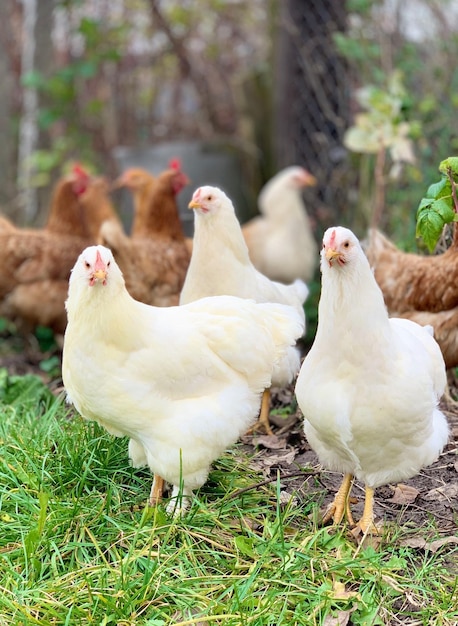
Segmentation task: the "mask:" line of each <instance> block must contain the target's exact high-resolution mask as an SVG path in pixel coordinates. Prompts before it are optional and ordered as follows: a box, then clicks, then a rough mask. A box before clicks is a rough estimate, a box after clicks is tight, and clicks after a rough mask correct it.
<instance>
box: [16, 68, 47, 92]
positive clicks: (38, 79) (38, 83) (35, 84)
mask: <svg viewBox="0 0 458 626" xmlns="http://www.w3.org/2000/svg"><path fill="white" fill-rule="evenodd" d="M21 83H22V85H23V86H24V87H29V88H35V89H39V88H40V87H44V86H45V85H46V79H45V77H44V76H43V74H42V73H41V72H37V71H33V72H26V73H25V74H24V76H22V78H21Z"/></svg>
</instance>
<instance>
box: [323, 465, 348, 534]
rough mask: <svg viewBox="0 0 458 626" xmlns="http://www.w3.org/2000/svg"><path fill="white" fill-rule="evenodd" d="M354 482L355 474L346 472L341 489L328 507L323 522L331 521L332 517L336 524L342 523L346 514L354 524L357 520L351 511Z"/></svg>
mask: <svg viewBox="0 0 458 626" xmlns="http://www.w3.org/2000/svg"><path fill="white" fill-rule="evenodd" d="M352 483H353V476H352V475H351V474H345V476H344V479H343V481H342V484H341V485H340V487H339V491H338V492H337V493H336V496H335V498H334V500H333V501H332V502H331V504H330V505H329V506H328V508H327V509H326V512H325V514H324V515H323V519H322V520H321V522H322V524H323V525H325V524H327V523H329V522H330V521H331V519H332V521H333V523H334V524H340V522H341V521H342V519H343V518H344V516H346V518H347V521H348V523H349V524H350V526H354V525H355V522H354V520H353V516H352V514H351V511H350V491H351V487H352Z"/></svg>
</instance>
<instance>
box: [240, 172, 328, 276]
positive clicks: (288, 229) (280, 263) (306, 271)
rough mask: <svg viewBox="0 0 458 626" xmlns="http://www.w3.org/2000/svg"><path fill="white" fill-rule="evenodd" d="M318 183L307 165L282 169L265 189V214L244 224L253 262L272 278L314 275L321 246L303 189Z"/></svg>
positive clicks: (260, 200)
mask: <svg viewBox="0 0 458 626" xmlns="http://www.w3.org/2000/svg"><path fill="white" fill-rule="evenodd" d="M315 184H316V178H315V177H314V176H312V174H310V172H308V171H307V170H306V169H304V168H303V167H300V166H298V165H293V166H290V167H287V168H285V169H283V170H281V171H280V172H278V174H276V175H275V176H274V177H273V178H271V179H270V180H269V181H268V182H267V183H266V184H265V185H264V187H263V188H262V189H261V192H260V194H259V197H258V207H259V211H260V213H261V215H258V216H256V217H254V218H253V219H251V220H249V221H248V222H246V223H245V224H244V225H243V226H242V232H243V236H244V238H245V241H246V244H247V246H248V251H249V254H250V259H251V261H252V262H253V265H254V266H255V267H256V268H257V269H258V270H259V271H260V272H262V273H263V274H265V275H266V276H268V277H269V278H271V279H272V280H277V281H279V282H282V283H291V282H293V281H294V280H296V278H301V279H302V280H303V281H305V282H308V281H310V280H311V279H312V278H313V275H314V273H315V268H316V265H317V258H318V246H317V243H316V241H315V238H314V236H313V230H312V226H311V224H310V219H309V216H308V214H307V210H306V208H305V204H304V200H303V198H302V190H303V189H304V187H310V186H313V185H315Z"/></svg>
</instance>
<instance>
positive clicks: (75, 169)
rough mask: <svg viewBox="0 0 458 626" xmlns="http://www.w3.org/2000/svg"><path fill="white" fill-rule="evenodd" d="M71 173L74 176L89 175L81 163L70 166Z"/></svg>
mask: <svg viewBox="0 0 458 626" xmlns="http://www.w3.org/2000/svg"><path fill="white" fill-rule="evenodd" d="M72 173H73V174H75V176H78V177H86V178H88V177H89V174H88V172H87V170H85V169H84V167H83V166H82V165H81V163H75V164H74V165H73V167H72Z"/></svg>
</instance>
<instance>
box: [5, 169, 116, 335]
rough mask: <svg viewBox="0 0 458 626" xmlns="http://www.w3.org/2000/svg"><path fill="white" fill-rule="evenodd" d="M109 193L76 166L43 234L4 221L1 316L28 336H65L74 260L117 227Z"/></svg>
mask: <svg viewBox="0 0 458 626" xmlns="http://www.w3.org/2000/svg"><path fill="white" fill-rule="evenodd" d="M106 189H107V184H106V182H104V183H103V180H102V179H97V178H92V177H91V176H90V175H89V174H88V173H87V172H86V171H85V170H84V169H83V168H82V167H80V166H76V167H74V168H73V170H72V171H71V173H70V174H68V175H67V176H65V177H63V178H62V179H61V180H59V181H58V183H57V184H56V186H55V189H54V193H53V197H52V200H51V206H50V211H49V216H48V220H47V222H46V225H45V226H44V227H43V228H41V229H32V228H17V227H16V226H14V225H13V224H12V223H11V222H8V221H7V220H5V219H1V220H0V267H1V271H0V315H3V316H5V317H7V318H9V319H12V320H13V321H14V322H16V324H17V325H18V327H20V328H21V329H22V330H24V331H30V330H33V329H34V328H35V327H36V326H38V325H43V326H49V327H50V328H52V329H53V330H54V331H55V332H56V333H62V332H63V331H64V330H65V326H66V320H67V317H66V313H65V307H64V303H65V299H66V295H67V288H68V279H69V276H70V270H71V268H72V267H73V265H74V264H75V259H77V258H78V256H79V254H80V253H81V251H82V250H83V249H84V248H85V247H87V246H88V245H91V244H93V243H96V239H95V235H94V233H98V231H99V229H100V225H101V223H102V222H103V221H104V220H106V219H107V218H108V217H110V219H112V220H113V221H115V222H116V221H118V217H117V216H116V213H115V211H114V209H113V207H112V205H111V204H110V202H109V200H108V197H107V196H106ZM104 190H105V191H104ZM104 194H105V196H104Z"/></svg>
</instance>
